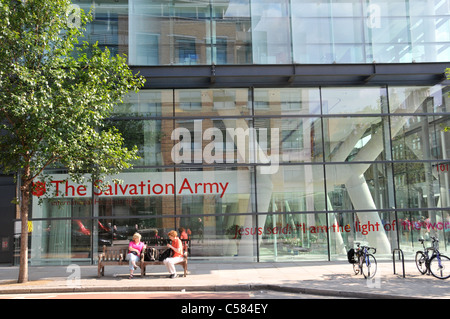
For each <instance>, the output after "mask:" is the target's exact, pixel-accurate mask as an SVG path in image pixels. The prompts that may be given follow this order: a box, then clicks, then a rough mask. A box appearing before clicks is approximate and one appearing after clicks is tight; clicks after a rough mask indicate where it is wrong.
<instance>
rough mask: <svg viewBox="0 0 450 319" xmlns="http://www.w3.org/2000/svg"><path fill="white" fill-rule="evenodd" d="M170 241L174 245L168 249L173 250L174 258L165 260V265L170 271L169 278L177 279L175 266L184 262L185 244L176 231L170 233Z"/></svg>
mask: <svg viewBox="0 0 450 319" xmlns="http://www.w3.org/2000/svg"><path fill="white" fill-rule="evenodd" d="M167 235H168V236H169V239H170V240H171V241H172V245H170V244H167V248H170V249H172V250H173V255H172V257H169V258H166V259H164V265H166V267H167V270H168V271H169V274H170V276H169V278H177V277H178V275H177V271H176V269H175V264H177V263H179V262H182V261H183V258H184V257H183V244H182V243H181V240H180V239H179V238H178V237H177V236H178V234H177V232H176V231H175V230H172V231H170V232H169V233H168V234H167Z"/></svg>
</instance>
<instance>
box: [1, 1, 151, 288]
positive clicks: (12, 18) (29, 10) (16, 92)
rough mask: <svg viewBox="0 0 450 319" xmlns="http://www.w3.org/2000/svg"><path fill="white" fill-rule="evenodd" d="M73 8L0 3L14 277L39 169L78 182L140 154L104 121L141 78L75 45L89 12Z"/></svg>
mask: <svg viewBox="0 0 450 319" xmlns="http://www.w3.org/2000/svg"><path fill="white" fill-rule="evenodd" d="M73 9H77V6H73V5H72V4H71V2H70V0H0V129H1V134H0V169H1V170H2V171H3V172H4V173H8V174H16V173H18V175H19V176H20V178H19V179H18V181H17V182H18V183H19V185H20V194H19V195H20V196H18V199H17V200H18V201H19V204H20V219H21V224H22V228H21V242H20V267H19V278H18V282H26V281H28V211H29V205H30V199H31V194H32V191H33V188H36V186H35V185H34V181H35V180H36V179H37V178H38V177H39V176H41V175H42V173H43V172H44V169H45V168H48V167H52V166H57V167H64V169H66V170H67V172H68V174H69V176H70V177H71V178H72V179H74V180H75V181H78V182H81V181H82V180H83V177H84V176H86V175H87V176H91V178H90V179H92V180H97V179H99V178H101V176H104V175H108V174H116V173H118V172H120V171H121V170H123V169H127V168H130V167H131V166H132V162H133V161H135V160H136V159H138V156H137V148H136V147H134V148H133V149H131V150H129V149H127V148H125V147H124V146H123V138H122V136H121V135H120V134H119V133H118V131H117V130H116V129H114V128H113V127H112V128H111V127H109V128H108V129H106V128H105V127H104V119H105V118H107V117H108V116H109V115H110V114H111V112H112V110H113V106H114V105H115V104H117V103H118V102H122V97H123V96H124V95H125V94H126V93H127V92H129V91H130V90H134V91H136V92H137V91H138V90H139V88H141V87H142V85H143V83H144V79H143V78H142V77H140V76H138V75H134V74H133V73H132V72H131V70H130V69H129V68H128V66H127V64H126V57H123V56H111V55H110V52H109V50H108V49H104V50H103V51H102V50H100V49H99V48H98V46H97V45H92V46H89V45H88V44H87V43H86V42H84V44H83V45H78V44H79V42H78V39H79V38H82V35H83V31H85V29H84V26H85V25H86V23H88V22H89V20H90V19H91V17H90V15H88V14H85V13H84V12H83V11H82V10H81V11H77V10H73ZM87 52H88V53H87ZM38 184H39V183H36V185H38Z"/></svg>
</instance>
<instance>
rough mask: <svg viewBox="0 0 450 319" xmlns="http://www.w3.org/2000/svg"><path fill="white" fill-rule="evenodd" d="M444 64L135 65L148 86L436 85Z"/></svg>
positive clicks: (448, 64)
mask: <svg viewBox="0 0 450 319" xmlns="http://www.w3.org/2000/svg"><path fill="white" fill-rule="evenodd" d="M446 68H450V62H445V63H444V62H442V63H408V64H407V63H389V64H376V63H374V64H327V65H321V64H289V65H255V64H252V65H188V66H186V65H176V66H173V65H170V66H169V65H168V66H131V69H132V70H133V71H134V72H140V74H141V75H143V76H145V77H146V78H147V82H146V84H145V88H148V89H150V88H152V89H173V88H214V87H217V88H224V87H225V88H226V87H233V88H238V87H290V86H293V87H295V86H299V87H300V86H301V87H305V86H306V87H307V86H352V85H354V86H360V85H434V84H438V83H445V84H447V83H450V81H448V80H446V76H445V69H446Z"/></svg>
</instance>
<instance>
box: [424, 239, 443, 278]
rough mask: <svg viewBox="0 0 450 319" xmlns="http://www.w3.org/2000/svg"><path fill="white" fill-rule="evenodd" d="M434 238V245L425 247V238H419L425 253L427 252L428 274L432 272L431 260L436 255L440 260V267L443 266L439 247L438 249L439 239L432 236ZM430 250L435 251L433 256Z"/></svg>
mask: <svg viewBox="0 0 450 319" xmlns="http://www.w3.org/2000/svg"><path fill="white" fill-rule="evenodd" d="M431 239H432V241H433V242H432V245H433V246H432V247H425V240H423V239H419V241H420V242H421V243H422V246H423V253H424V254H425V266H426V267H427V271H428V274H430V260H431V258H433V257H434V256H436V258H437V260H438V265H439V267H442V263H441V256H440V253H439V249H438V247H437V246H438V242H439V241H438V240H436V238H435V237H431ZM428 251H433V253H432V254H431V256H430V255H429V253H428Z"/></svg>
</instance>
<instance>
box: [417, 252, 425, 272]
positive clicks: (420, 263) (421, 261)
mask: <svg viewBox="0 0 450 319" xmlns="http://www.w3.org/2000/svg"><path fill="white" fill-rule="evenodd" d="M416 266H417V269H418V270H419V272H420V273H421V274H422V275H425V273H426V272H427V257H426V256H425V254H424V253H423V251H418V252H417V253H416Z"/></svg>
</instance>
